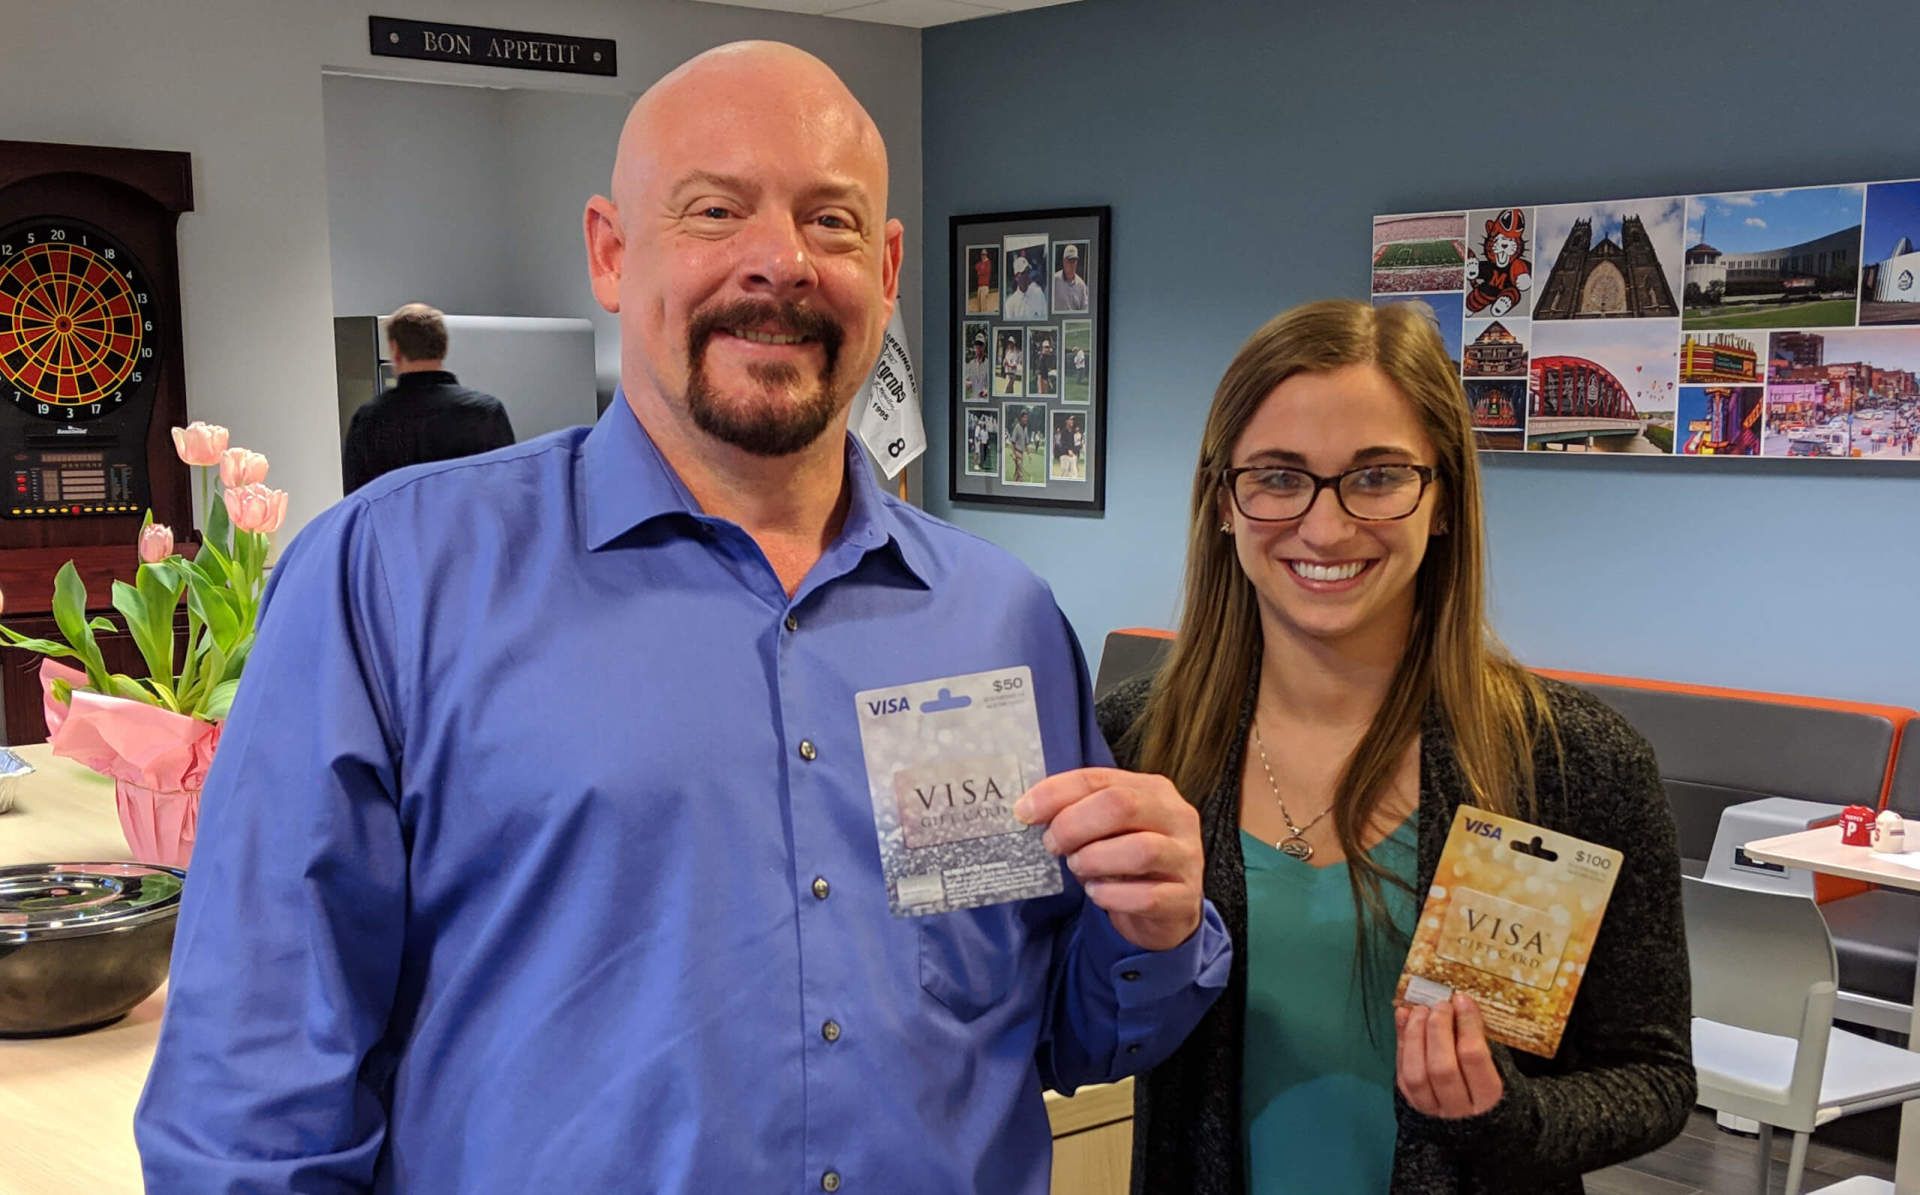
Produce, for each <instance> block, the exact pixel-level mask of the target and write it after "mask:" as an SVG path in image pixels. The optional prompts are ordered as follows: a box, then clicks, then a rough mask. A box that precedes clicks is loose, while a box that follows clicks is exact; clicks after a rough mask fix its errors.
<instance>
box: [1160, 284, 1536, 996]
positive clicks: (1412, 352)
mask: <svg viewBox="0 0 1920 1195" xmlns="http://www.w3.org/2000/svg"><path fill="white" fill-rule="evenodd" d="M1367 362H1371V363H1372V364H1374V365H1377V366H1379V368H1380V370H1381V371H1382V372H1383V373H1385V374H1386V375H1387V377H1388V378H1389V379H1390V380H1391V381H1392V382H1393V384H1394V385H1395V386H1396V387H1398V389H1399V390H1400V392H1401V393H1402V394H1404V395H1405V396H1406V398H1407V400H1408V401H1409V402H1410V403H1411V404H1412V405H1413V409H1414V412H1415V414H1416V416H1417V418H1418V419H1419V421H1420V425H1421V427H1422V429H1424V430H1425V432H1426V434H1427V437H1428V439H1429V440H1430V441H1431V443H1432V444H1433V448H1434V453H1435V457H1436V459H1435V461H1434V465H1435V467H1436V468H1437V470H1438V473H1437V475H1436V478H1435V483H1434V486H1433V492H1434V493H1435V494H1437V497H1436V498H1435V499H1434V501H1435V502H1437V504H1438V508H1437V509H1436V511H1435V519H1436V523H1435V526H1436V527H1444V528H1445V529H1446V534H1444V535H1436V536H1435V537H1434V538H1432V539H1431V540H1430V541H1429V542H1428V546H1427V553H1426V557H1425V559H1424V560H1423V561H1422V562H1421V565H1420V571H1419V573H1418V575H1417V577H1416V578H1415V581H1414V587H1415V600H1414V615H1413V624H1412V627H1411V629H1410V631H1409V633H1408V639H1407V648H1406V652H1405V653H1404V654H1403V655H1402V656H1401V658H1400V664H1399V667H1398V669H1397V670H1396V672H1395V675H1394V677H1393V681H1392V683H1391V684H1390V685H1389V687H1388V689H1387V696H1386V699H1385V700H1384V701H1383V702H1382V703H1381V706H1380V709H1379V711H1378V712H1376V713H1375V714H1374V716H1373V721H1372V723H1371V724H1370V725H1369V726H1368V727H1367V730H1366V733H1365V734H1364V735H1363V736H1362V737H1361V739H1360V742H1359V743H1358V744H1357V745H1356V746H1355V747H1354V750H1353V754H1352V756H1351V757H1350V758H1349V759H1348V760H1347V764H1346V767H1345V769H1344V770H1343V771H1342V774H1341V776H1340V780H1339V782H1338V784H1337V785H1336V786H1335V789H1334V803H1333V828H1334V832H1335V834H1336V835H1337V836H1338V838H1339V842H1340V848H1341V850H1342V851H1343V852H1345V854H1346V857H1347V860H1348V862H1349V865H1350V866H1349V874H1350V877H1351V883H1352V885H1353V895H1354V903H1355V906H1356V908H1357V909H1358V910H1359V912H1360V913H1361V917H1360V927H1359V928H1360V931H1361V933H1362V934H1363V935H1364V934H1365V933H1366V932H1367V931H1368V930H1369V929H1370V928H1372V929H1378V930H1384V931H1386V932H1387V933H1389V934H1390V935H1394V936H1399V934H1398V931H1397V929H1396V928H1395V927H1393V926H1392V924H1391V921H1390V919H1389V918H1388V916H1387V912H1386V906H1385V904H1384V902H1383V900H1382V898H1381V888H1382V885H1383V883H1386V882H1393V883H1400V881H1398V880H1397V879H1396V878H1395V877H1394V876H1393V875H1392V873H1391V872H1390V871H1388V870H1387V869H1386V868H1384V867H1382V866H1381V865H1380V864H1378V863H1376V862H1375V861H1374V860H1373V859H1372V858H1371V857H1370V856H1369V855H1368V854H1367V853H1366V850H1365V849H1364V847H1363V844H1362V838H1363V836H1364V834H1365V833H1366V830H1367V827H1368V826H1369V825H1370V824H1371V822H1372V818H1373V815H1374V813H1375V811H1376V810H1377V809H1378V807H1379V805H1380V803H1381V801H1382V800H1383V799H1385V797H1386V796H1387V795H1388V791H1389V790H1388V785H1389V782H1390V781H1391V780H1392V778H1393V775H1394V772H1395V770H1396V769H1397V768H1398V766H1399V763H1400V760H1401V759H1402V758H1403V757H1404V755H1405V752H1406V751H1407V749H1408V747H1409V746H1410V745H1411V744H1412V743H1413V742H1414V740H1415V738H1416V737H1417V736H1418V735H1419V733H1420V727H1421V721H1422V718H1423V717H1424V716H1425V714H1426V712H1427V709H1428V706H1429V704H1434V705H1437V707H1438V712H1439V714H1440V716H1441V718H1442V719H1443V724H1444V726H1445V728H1446V731H1447V733H1448V734H1449V736H1450V738H1451V741H1452V746H1453V752H1454V755H1455V757H1456V758H1457V760H1458V762H1459V765H1460V770H1461V773H1462V774H1463V775H1464V777H1465V779H1466V782H1467V787H1468V790H1469V796H1470V798H1471V799H1472V801H1473V803H1474V804H1476V805H1479V806H1481V807H1483V808H1487V809H1492V810H1495V811H1497V812H1500V813H1506V814H1511V815H1516V816H1527V815H1528V814H1529V813H1530V812H1531V811H1532V809H1533V805H1534V801H1533V792H1534V764H1533V758H1534V745H1535V743H1536V742H1537V741H1538V736H1539V735H1541V734H1543V733H1544V734H1548V735H1551V734H1553V727H1552V719H1551V716H1550V714H1549V711H1548V708H1547V703H1546V694H1545V692H1544V691H1543V689H1542V688H1541V685H1540V683H1539V681H1538V680H1537V679H1536V678H1535V677H1534V676H1533V675H1532V674H1531V673H1529V672H1528V671H1527V670H1526V669H1524V668H1522V667H1520V665H1519V664H1517V663H1515V662H1514V660H1513V658H1512V657H1511V656H1509V655H1508V654H1507V652H1506V650H1505V649H1504V648H1503V647H1501V646H1500V644H1499V642H1498V640H1496V639H1495V638H1494V635H1493V633H1492V631H1491V630H1490V629H1489V628H1488V627H1487V625H1486V610H1485V602H1486V563H1485V550H1486V549H1485V532H1484V529H1483V526H1482V523H1481V504H1480V471H1479V467H1478V464H1477V462H1476V460H1475V455H1474V442H1473V428H1472V419H1471V416H1470V414H1469V410H1468V407H1467V401H1466V395H1465V394H1464V392H1463V391H1462V389H1461V386H1460V375H1459V369H1458V367H1457V366H1456V365H1454V363H1453V362H1452V361H1451V360H1449V359H1448V357H1447V351H1446V346H1445V344H1444V343H1443V342H1442V341H1441V339H1440V333H1439V330H1438V328H1437V327H1436V326H1435V324H1434V320H1433V316H1432V312H1431V310H1430V309H1428V308H1427V307H1425V306H1424V305H1419V306H1416V305H1414V304H1411V303H1394V304H1389V305H1387V306H1384V307H1380V308H1374V307H1370V306H1368V305H1367V304H1365V303H1360V302H1352V301H1346V300H1329V301H1325V302H1319V303H1308V304H1306V305H1305V306H1301V307H1296V308H1294V309H1292V310H1291V311H1287V312H1284V313H1282V314H1281V315H1279V316H1276V317H1275V318H1274V319H1273V320H1271V321H1269V322H1268V323H1267V325H1266V326H1265V327H1263V328H1261V329H1260V330H1259V331H1258V332H1256V333H1254V334H1253V337H1252V339H1250V340H1248V341H1247V343H1246V344H1245V345H1243V346H1242V347H1241V349H1240V352H1239V354H1238V355H1236V356H1235V357H1234V359H1233V363H1232V364H1231V365H1229V366H1228V367H1227V372H1226V374H1225V376H1223V377H1222V378H1221V379H1220V386H1219V389H1218V390H1216V391H1215V392H1214V397H1213V407H1212V409H1211V410H1209V411H1208V413H1207V425H1206V430H1205V431H1204V433H1203V434H1202V437H1201V442H1200V463H1199V466H1198V467H1197V468H1196V469H1195V470H1194V475H1193V502H1192V517H1191V525H1190V527H1189V529H1188V535H1187V570H1186V587H1185V594H1184V600H1183V609H1182V613H1181V616H1180V626H1179V633H1178V635H1177V636H1176V638H1175V640H1174V644H1173V650H1172V654H1171V656H1170V657H1169V658H1168V660H1167V662H1166V664H1165V666H1164V667H1163V668H1161V670H1160V672H1159V674H1158V676H1157V677H1156V679H1155V680H1154V683H1153V689H1152V693H1151V694H1150V696H1149V697H1148V700H1147V706H1146V709H1145V712H1144V713H1143V715H1142V717H1141V718H1140V720H1139V721H1138V722H1137V723H1136V724H1135V725H1134V727H1133V729H1132V731H1131V732H1130V735H1129V741H1130V743H1131V745H1132V746H1133V748H1134V750H1135V752H1136V753H1137V754H1136V758H1137V759H1138V761H1139V762H1138V764H1137V765H1136V766H1137V767H1138V768H1139V769H1140V770H1141V771H1143V772H1157V773H1160V774H1161V775H1164V776H1167V777H1169V778H1170V779H1172V780H1173V782H1174V784H1175V785H1176V786H1177V787H1178V788H1179V789H1180V791H1181V792H1182V793H1185V794H1186V795H1187V797H1188V798H1189V799H1190V800H1194V801H1198V800H1199V799H1201V798H1202V797H1203V796H1205V795H1206V794H1207V793H1210V792H1212V791H1213V790H1214V789H1215V788H1216V787H1218V786H1219V784H1220V783H1221V781H1222V780H1223V779H1228V777H1224V776H1223V775H1222V770H1223V769H1224V768H1225V767H1226V766H1227V761H1228V759H1229V758H1230V757H1231V756H1232V755H1233V753H1234V747H1235V745H1236V737H1237V736H1238V734H1239V721H1240V713H1241V709H1242V706H1243V703H1244V702H1245V701H1246V699H1247V695H1248V693H1249V691H1250V690H1251V689H1252V687H1253V685H1254V683H1255V680H1256V678H1257V677H1258V676H1259V672H1260V664H1261V657H1262V648H1263V642H1264V641H1263V637H1262V633H1261V626H1260V612H1259V604H1258V601H1257V599H1256V597H1255V594H1254V589H1253V583H1252V582H1251V581H1250V580H1248V579H1247V575H1246V573H1245V572H1244V571H1243V570H1242V569H1241V567H1240V561H1239V558H1238V557H1237V556H1236V555H1235V553H1234V546H1233V540H1232V538H1231V537H1230V536H1228V535H1225V534H1223V533H1222V532H1221V531H1220V529H1219V522H1220V511H1221V506H1220V500H1221V471H1222V470H1223V469H1226V468H1227V467H1228V466H1230V465H1231V464H1232V463H1233V461H1232V459H1231V455H1232V452H1233V446H1234V445H1235V444H1236V443H1237V442H1238V441H1239V439H1240V436H1241V433H1242V432H1244V431H1245V430H1246V427H1247V424H1248V423H1249V422H1251V421H1252V419H1253V416H1254V414H1255V412H1257V411H1258V410H1259V409H1260V407H1261V405H1262V404H1263V403H1264V402H1265V401H1266V399H1267V396H1268V395H1270V394H1272V393H1273V391H1274V388H1275V387H1277V386H1279V385H1280V383H1282V382H1284V381H1286V380H1287V379H1288V378H1290V377H1292V376H1293V375H1294V374H1296V373H1303V372H1321V371H1326V370H1331V369H1337V368H1339V367H1341V366H1345V365H1354V364H1361V363H1367ZM1360 954H1361V957H1362V959H1364V958H1365V956H1366V954H1367V952H1366V951H1364V950H1362V951H1361V952H1360Z"/></svg>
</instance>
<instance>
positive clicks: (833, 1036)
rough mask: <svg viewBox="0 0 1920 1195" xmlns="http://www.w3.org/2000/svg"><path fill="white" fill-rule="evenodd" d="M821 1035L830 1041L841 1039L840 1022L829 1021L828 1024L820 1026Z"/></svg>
mask: <svg viewBox="0 0 1920 1195" xmlns="http://www.w3.org/2000/svg"><path fill="white" fill-rule="evenodd" d="M820 1036H821V1037H824V1038H826V1039H827V1040H828V1041H830V1042H834V1041H839V1040H840V1022H838V1021H828V1022H827V1023H826V1024H824V1025H822V1026H820Z"/></svg>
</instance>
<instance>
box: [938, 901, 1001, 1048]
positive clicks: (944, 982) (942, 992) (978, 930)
mask: <svg viewBox="0 0 1920 1195" xmlns="http://www.w3.org/2000/svg"><path fill="white" fill-rule="evenodd" d="M1016 903H1017V902H1016ZM1011 910H1012V906H1009V905H997V906H995V907H993V908H989V909H969V910H966V911H963V912H958V913H934V914H930V915H928V916H925V917H921V918H919V919H918V920H919V923H920V924H919V933H920V986H921V988H922V989H923V990H925V992H926V993H927V995H929V996H932V997H933V998H934V999H935V1000H938V1001H939V1002H940V1003H941V1004H942V1005H944V1006H945V1007H946V1009H947V1011H949V1012H951V1013H952V1014H953V1015H954V1016H956V1017H958V1018H959V1019H960V1020H962V1021H972V1020H976V1019H978V1018H979V1017H981V1016H983V1015H985V1014H986V1013H987V1012H989V1011H990V1010H992V1009H994V1008H997V1007H999V1006H1000V1005H1002V1004H1004V1003H1005V1002H1006V1000H1007V997H1008V993H1010V992H1012V991H1013V989H1014V984H1015V981H1016V980H1017V979H1018V978H1019V975H1020V970H1021V963H1022V956H1023V954H1024V953H1025V947H1026V929H1025V927H1024V926H1023V925H1021V924H1020V922H1019V921H1018V920H1017V919H1016V918H1015V917H1014V915H1013V913H1012V911H1011Z"/></svg>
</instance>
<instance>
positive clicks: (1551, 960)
mask: <svg viewBox="0 0 1920 1195" xmlns="http://www.w3.org/2000/svg"><path fill="white" fill-rule="evenodd" d="M1621 858H1622V856H1621V854H1620V852H1619V851H1616V850H1614V849H1613V848H1611V847H1604V846H1600V845H1598V844H1596V843H1591V842H1586V841H1583V840H1582V839H1578V838H1575V837H1573V836H1572V835H1569V834H1557V833H1555V832H1554V831H1552V830H1547V829H1543V828H1541V827H1539V826H1535V825H1531V824H1529V823H1527V822H1523V821H1519V820H1517V819H1515V818H1510V817H1502V816H1500V815H1499V814H1497V813H1489V812H1487V811H1486V810H1484V809H1475V808H1473V807H1471V806H1466V805H1463V806H1461V807H1460V809H1459V810H1458V811H1457V812H1455V814H1454V818H1453V826H1452V828H1451V829H1450V830H1449V831H1448V833H1447V844H1446V846H1445V848H1444V849H1443V850H1442V851H1441V852H1440V863H1439V866H1438V867H1436V868H1435V869H1434V874H1433V886H1432V887H1431V888H1429V889H1428V890H1427V903H1426V905H1425V906H1424V907H1423V908H1422V909H1421V910H1420V921H1419V924H1418V926H1417V927H1416V928H1415V929H1414V934H1413V944H1412V946H1411V947H1410V948H1409V949H1408V951H1407V966H1406V970H1405V971H1404V972H1402V974H1401V976H1400V986H1399V989H1398V991H1397V992H1396V993H1395V996H1396V999H1399V1000H1401V1001H1404V1002H1406V1003H1408V1004H1426V1005H1433V1004H1439V1003H1441V1002H1442V1001H1444V1000H1447V999H1449V998H1450V997H1451V996H1452V995H1453V993H1454V992H1455V991H1461V992H1465V993H1467V994H1468V995H1469V996H1472V997H1473V999H1474V1001H1475V1002H1476V1003H1478V1004H1479V1006H1480V1011H1481V1014H1482V1016H1483V1017H1484V1019H1485V1020H1486V1025H1487V1036H1488V1037H1489V1038H1491V1039H1493V1040H1494V1041H1497V1042H1502V1043H1504V1044H1506V1045H1508V1046H1511V1047H1513V1048H1514V1049H1516V1050H1525V1051H1527V1052H1528V1053H1529V1054H1538V1055H1541V1056H1542V1057H1546V1058H1551V1057H1553V1055H1554V1053H1555V1052H1556V1051H1558V1050H1559V1048H1560V1035H1561V1033H1562V1032H1563V1031H1564V1030H1565V1029H1566V1025H1567V1015H1568V1014H1569V1013H1571V1012H1572V1011H1573V1000H1574V997H1575V996H1576V995H1577V994H1578V993H1579V991H1580V980H1581V979H1582V977H1584V976H1585V975H1586V971H1587V958H1588V956H1589V955H1591V954H1592V953H1593V943H1594V940H1595V939H1596V938H1597V937H1598V936H1599V933H1600V919H1601V917H1602V916H1603V915H1604V914H1605V913H1606V911H1607V899H1608V897H1610V896H1611V895H1612V894H1613V881H1614V877H1615V876H1617V875H1619V873H1620V863H1621Z"/></svg>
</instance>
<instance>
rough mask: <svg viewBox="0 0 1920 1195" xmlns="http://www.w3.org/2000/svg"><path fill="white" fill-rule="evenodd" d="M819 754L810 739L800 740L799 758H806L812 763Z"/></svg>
mask: <svg viewBox="0 0 1920 1195" xmlns="http://www.w3.org/2000/svg"><path fill="white" fill-rule="evenodd" d="M819 756H820V753H819V752H818V751H815V750H814V749H813V740H812V739H801V740H800V758H801V759H804V760H806V761H807V762H808V763H812V762H813V761H814V760H815V759H817V758H819Z"/></svg>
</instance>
